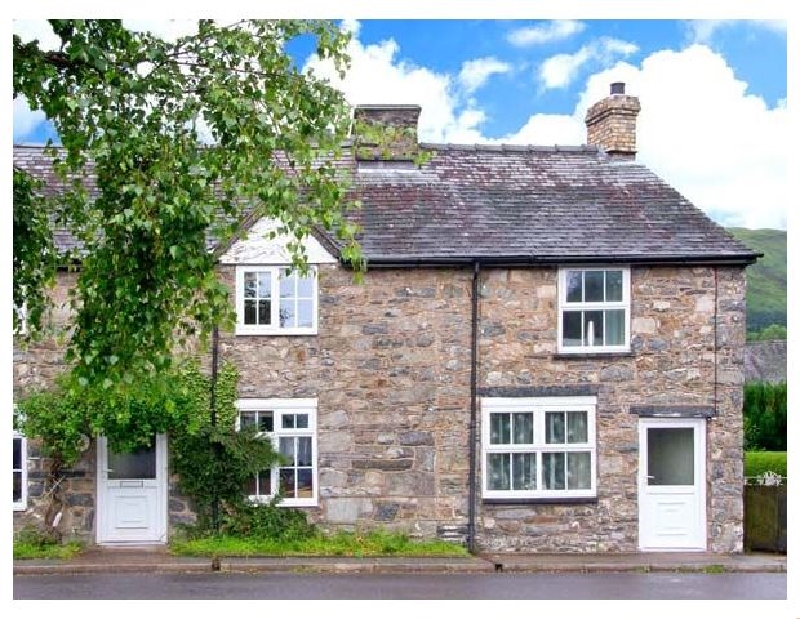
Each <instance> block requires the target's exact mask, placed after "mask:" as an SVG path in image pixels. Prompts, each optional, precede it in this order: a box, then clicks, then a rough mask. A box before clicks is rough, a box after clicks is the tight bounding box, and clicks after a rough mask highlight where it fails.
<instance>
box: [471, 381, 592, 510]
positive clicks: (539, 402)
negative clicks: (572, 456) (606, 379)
mask: <svg viewBox="0 0 800 619" xmlns="http://www.w3.org/2000/svg"><path fill="white" fill-rule="evenodd" d="M554 409H555V411H557V412H562V411H563V412H572V411H575V412H586V415H587V419H586V421H587V423H586V432H587V439H588V440H587V442H586V443H580V444H575V443H565V444H548V443H545V442H544V437H545V430H546V428H545V418H546V415H545V413H547V412H554ZM515 412H530V413H532V414H533V440H534V442H533V443H531V444H529V445H519V444H511V445H491V444H490V423H489V416H490V415H491V414H492V413H515ZM596 415H597V398H596V397H595V396H578V397H541V398H536V397H532V398H481V471H482V475H481V480H482V481H481V490H482V496H483V498H485V499H537V498H540V499H544V498H547V499H552V498H594V497H596V496H597V423H596ZM565 431H566V428H565ZM569 452H581V453H585V452H589V457H590V482H591V487H590V488H588V489H583V490H566V489H565V490H545V489H543V483H542V475H543V466H542V459H543V458H542V454H546V453H569ZM490 453H531V454H536V488H537V489H536V490H490V489H489V488H488V479H489V476H488V474H487V467H486V461H487V455H488V454H490ZM565 474H566V471H565ZM565 482H566V480H565Z"/></svg>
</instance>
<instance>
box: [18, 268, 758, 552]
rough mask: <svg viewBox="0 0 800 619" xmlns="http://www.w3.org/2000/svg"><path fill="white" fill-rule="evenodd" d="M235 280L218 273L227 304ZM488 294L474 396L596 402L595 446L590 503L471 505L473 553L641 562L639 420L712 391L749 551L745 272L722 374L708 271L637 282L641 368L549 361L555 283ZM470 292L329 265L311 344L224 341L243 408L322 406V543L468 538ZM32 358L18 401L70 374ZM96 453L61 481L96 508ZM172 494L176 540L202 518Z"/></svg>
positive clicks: (427, 275) (433, 279) (716, 514)
mask: <svg viewBox="0 0 800 619" xmlns="http://www.w3.org/2000/svg"><path fill="white" fill-rule="evenodd" d="M234 271H235V270H234V267H232V266H231V267H222V268H221V270H220V274H221V277H222V279H223V280H224V281H225V282H226V283H227V284H228V285H229V286H230V287H231V289H233V284H234ZM480 277H481V279H480V284H481V285H480V291H481V296H480V299H479V316H480V325H479V326H480V331H479V333H480V342H479V377H478V378H479V384H478V387H479V388H480V389H481V391H482V393H484V394H490V393H491V390H493V389H494V390H498V389H500V390H503V389H514V388H529V389H532V388H547V387H559V388H561V389H563V388H565V387H567V388H569V387H570V386H572V387H575V386H578V387H581V388H591V389H592V390H593V393H596V395H597V446H598V447H597V466H598V478H597V489H598V496H597V500H596V502H594V503H589V504H581V505H564V504H562V505H541V504H540V505H529V504H526V505H514V506H498V505H484V504H483V503H482V502H481V501H480V492H479V493H478V498H479V505H478V521H477V525H478V542H479V544H480V546H482V547H484V548H487V549H495V550H513V549H524V550H528V551H566V550H581V551H604V550H612V551H635V550H636V549H637V543H638V532H637V529H638V511H637V509H638V508H637V469H638V434H637V428H638V421H639V420H638V417H637V416H636V415H635V414H632V413H631V412H630V409H631V407H632V406H646V405H657V406H665V405H669V406H676V405H683V406H685V405H692V406H707V407H708V406H714V402H715V389H714V379H715V374H716V378H717V381H718V386H717V389H716V399H717V412H718V415H717V416H716V417H715V418H712V419H709V420H708V423H707V433H708V435H707V443H708V458H707V468H706V473H707V481H708V501H707V510H708V536H709V549H710V550H713V551H739V550H741V547H742V495H741V488H742V486H741V484H742V447H741V446H742V419H741V397H742V396H741V383H742V379H743V354H744V353H743V351H744V337H745V327H744V316H745V314H744V311H745V307H744V294H745V289H744V287H745V283H744V270H743V269H741V268H720V269H719V272H718V278H717V280H718V281H717V288H718V298H717V303H716V309H717V311H718V313H719V320H718V321H717V325H716V337H717V345H718V350H717V352H716V357H717V361H718V363H717V366H716V371H715V364H714V360H715V351H714V343H715V341H714V336H715V321H714V314H715V303H714V299H715V272H714V269H712V268H632V269H631V285H632V291H631V296H632V299H633V301H632V320H631V325H632V336H633V337H632V353H631V354H629V355H612V356H607V357H606V356H600V357H582V358H575V357H566V356H564V355H558V354H557V353H556V337H557V334H556V325H557V298H556V282H557V271H556V269H532V270H500V269H491V270H486V271H484V272H482V273H481V276H480ZM471 278H472V273H471V270H466V269H465V270H452V269H414V270H385V271H378V270H376V271H371V272H369V273H368V274H367V276H366V282H365V284H363V285H358V284H355V283H354V282H353V278H352V273H350V272H349V271H346V270H344V269H342V268H341V267H339V266H338V265H323V266H321V267H320V286H319V288H320V295H319V330H318V335H315V336H252V335H249V336H235V335H234V334H232V333H222V334H221V337H220V353H221V358H222V359H228V360H232V361H234V362H235V363H236V365H237V366H238V367H239V369H240V371H241V375H242V377H241V381H240V385H239V397H241V398H270V397H283V398H288V397H316V398H318V410H317V427H318V431H317V449H318V459H317V463H318V467H319V475H318V481H319V504H318V506H317V507H313V508H304V509H305V511H306V512H307V513H308V514H309V516H310V517H311V519H313V520H314V521H316V522H319V523H320V524H321V525H322V526H323V527H324V528H329V529H333V528H345V529H355V528H371V527H376V526H381V527H385V528H389V529H397V530H403V531H406V532H408V533H410V534H414V535H420V536H435V535H438V536H440V537H454V538H461V537H462V536H463V533H464V530H465V526H466V524H467V512H468V506H467V499H468V495H469V488H468V475H469V460H468V458H469V416H470V414H469V411H470V399H469V398H470V382H469V381H470V304H471V300H470V288H471ZM59 281H60V285H61V283H62V282H63V283H65V284H66V283H68V280H66V279H60V280H59ZM57 294H61V293H60V292H57ZM25 354H26V357H25V359H24V361H23V360H21V359H15V364H14V378H15V393H17V392H18V390H24V389H25V388H27V387H28V386H30V385H32V384H37V385H38V384H45V383H46V382H47V381H48V380H49V379H50V378H51V376H52V375H53V374H54V372H55V368H58V367H60V365H59V359H60V357H59V354H58V352H57V348H50V347H49V345H44V346H43V347H41V348H35V349H31V350H30V351H28V352H27V353H25ZM23 364H24V366H25V367H24V369H23V367H22V365H23ZM478 421H479V422H480V418H479V420H478ZM478 436H480V430H479V432H478ZM478 453H480V450H479V451H478ZM90 454H91V455H90ZM93 454H94V448H92V449H90V451H89V453H88V454H87V458H86V462H84V463H82V464H81V465H80V466H81V467H83V468H82V470H83V471H84V473H83V476H75V477H74V478H72V479H74V480H75V481H74V482H73V481H72V480H70V482H69V483H70V484H77V485H76V486H75V488H74V490H72V489H71V492H73V491H74V493H75V495H76V496H82V495H85V494H86V493H90V492H92V488H93V484H94V479H93V471H94V468H93V467H94V459H93V458H94V455H93ZM31 466H32V467H33V466H37V465H34V464H31ZM31 470H33V469H31ZM478 474H479V477H478V487H479V488H480V469H479V471H478ZM79 480H80V481H79ZM175 481H176V480H175V479H174V478H173V479H172V480H171V484H170V486H171V491H172V493H171V494H172V495H171V499H172V500H171V501H170V523H171V525H174V524H177V523H180V522H190V521H191V519H192V517H191V511H190V509H189V506H188V504H187V502H186V500H185V499H184V498H183V497H179V496H177V495H175V494H174V489H175ZM30 482H31V484H35V483H37V482H36V478H35V477H33V478H31V479H30ZM78 486H80V488H79V487H78ZM84 486H85V487H84ZM70 488H72V486H70ZM33 494H34V493H33V492H31V491H30V490H29V495H33ZM86 501H87V499H86V498H85V497H84V498H80V499H78V498H76V499H74V500H73V502H75V503H80V502H83V503H84V504H76V505H72V506H70V509H71V510H72V511H71V512H70V515H69V516H68V517H69V518H70V519H71V520H70V525H69V526H70V527H72V526H75V527H77V529H78V530H81V531H83V532H84V533H85V534H87V533H88V532H89V531H91V530H92V527H93V520H94V512H93V508H94V505H93V503H91V504H89V503H86ZM17 520H18V518H16V517H15V522H16V521H17ZM72 522H74V523H76V524H75V525H73V524H72Z"/></svg>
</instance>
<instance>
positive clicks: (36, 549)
mask: <svg viewBox="0 0 800 619" xmlns="http://www.w3.org/2000/svg"><path fill="white" fill-rule="evenodd" d="M82 550H83V546H82V545H81V544H79V543H78V542H67V543H66V544H39V543H35V542H27V541H15V542H14V558H15V559H71V558H72V557H74V556H75V555H77V554H80V552H81V551H82Z"/></svg>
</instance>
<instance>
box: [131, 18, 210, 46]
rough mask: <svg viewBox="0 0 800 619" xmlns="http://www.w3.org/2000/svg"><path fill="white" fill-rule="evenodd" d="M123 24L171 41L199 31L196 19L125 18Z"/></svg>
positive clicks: (137, 30)
mask: <svg viewBox="0 0 800 619" xmlns="http://www.w3.org/2000/svg"><path fill="white" fill-rule="evenodd" d="M122 25H123V26H125V27H126V28H128V29H129V30H135V31H136V32H147V31H149V32H151V33H153V34H154V35H156V36H157V37H160V38H162V39H164V40H165V41H169V42H171V43H174V42H175V41H177V40H178V38H179V37H182V36H186V35H187V34H194V33H196V32H197V20H196V19H123V20H122Z"/></svg>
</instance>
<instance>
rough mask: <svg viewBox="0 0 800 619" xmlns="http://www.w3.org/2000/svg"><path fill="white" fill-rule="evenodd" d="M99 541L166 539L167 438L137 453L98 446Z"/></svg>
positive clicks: (104, 443) (104, 442) (100, 442)
mask: <svg viewBox="0 0 800 619" xmlns="http://www.w3.org/2000/svg"><path fill="white" fill-rule="evenodd" d="M97 450H98V451H97V469H98V470H97V480H98V481H97V485H98V487H97V495H98V505H97V541H98V543H100V544H103V543H124V542H134V543H140V544H142V543H164V542H166V539H167V438H166V436H165V435H163V434H159V435H157V436H156V437H154V440H153V442H152V444H151V445H150V446H149V447H144V448H140V449H138V450H136V451H135V452H134V453H127V454H126V453H114V452H112V451H110V450H109V449H108V442H107V440H106V438H105V437H100V439H99V440H98V446H97Z"/></svg>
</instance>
